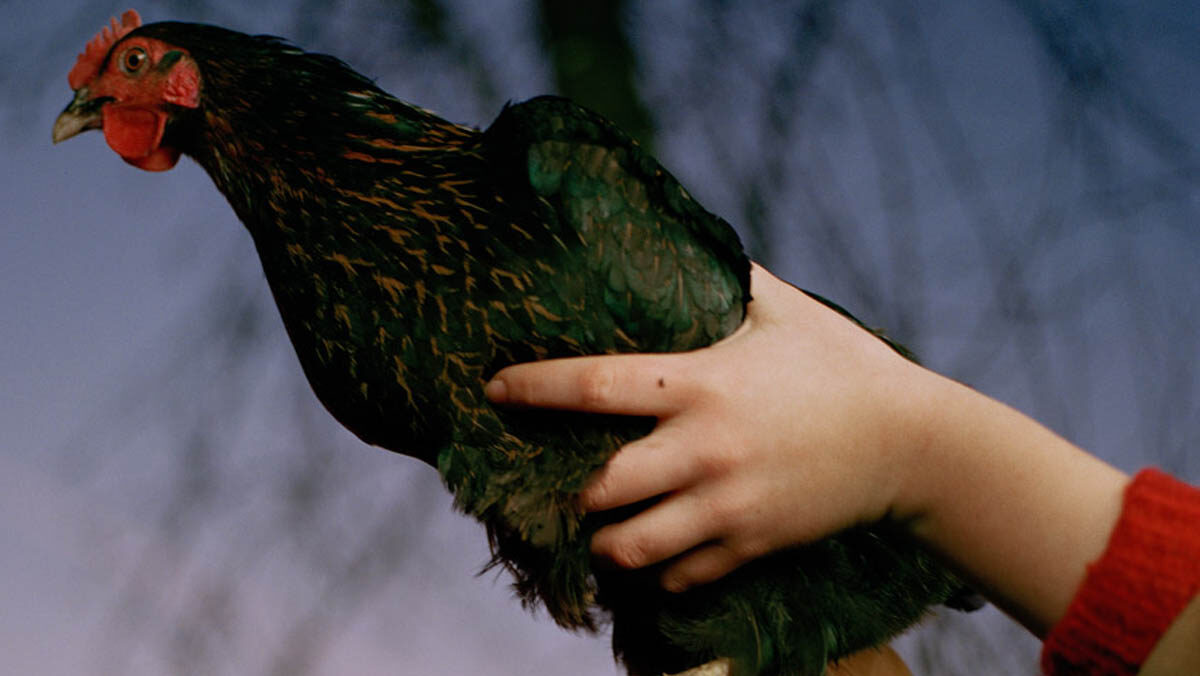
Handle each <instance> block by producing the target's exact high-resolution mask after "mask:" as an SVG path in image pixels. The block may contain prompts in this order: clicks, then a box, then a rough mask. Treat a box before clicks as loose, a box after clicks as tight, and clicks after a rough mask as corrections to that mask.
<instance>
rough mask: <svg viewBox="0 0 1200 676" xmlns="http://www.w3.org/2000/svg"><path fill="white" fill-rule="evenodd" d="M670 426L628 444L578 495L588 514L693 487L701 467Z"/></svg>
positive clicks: (580, 504)
mask: <svg viewBox="0 0 1200 676" xmlns="http://www.w3.org/2000/svg"><path fill="white" fill-rule="evenodd" d="M679 434H680V432H678V431H677V428H676V426H674V425H671V424H670V422H667V423H663V424H660V425H659V426H658V427H657V428H655V430H654V432H652V433H651V434H650V436H648V437H644V438H642V439H638V440H637V441H633V442H630V443H628V444H626V445H625V446H624V447H622V448H621V450H619V451H617V453H616V455H614V456H613V457H612V458H611V459H610V460H609V461H608V463H607V464H606V465H605V466H604V467H603V468H601V469H600V470H599V471H598V472H596V474H595V475H593V476H592V478H591V479H590V480H589V481H588V484H587V486H585V487H584V489H583V490H582V491H580V493H579V506H580V507H581V508H582V509H583V510H584V511H585V512H591V511H600V510H605V509H613V508H614V507H623V506H625V505H631V504H633V503H635V502H641V501H642V500H646V499H649V498H653V497H655V496H658V495H662V494H664V493H671V492H675V491H678V490H680V489H683V488H685V487H687V486H691V485H692V484H694V483H695V482H696V480H697V479H699V477H700V474H701V469H702V466H701V465H700V464H699V463H696V462H694V460H693V455H694V454H693V453H690V452H687V451H688V449H687V448H686V446H685V445H684V442H683V441H682V439H680V438H679Z"/></svg>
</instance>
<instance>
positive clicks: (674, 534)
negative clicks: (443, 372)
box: [486, 266, 927, 590]
mask: <svg viewBox="0 0 1200 676" xmlns="http://www.w3.org/2000/svg"><path fill="white" fill-rule="evenodd" d="M751 279H752V283H751V289H752V292H753V295H754V298H755V299H754V301H753V302H751V303H750V305H749V308H748V311H747V318H746V321H745V323H744V324H743V326H742V327H741V328H740V329H739V330H738V331H737V332H736V333H735V334H734V335H732V336H730V337H729V338H727V339H726V340H724V341H721V342H720V343H718V344H716V345H714V346H712V347H709V348H705V349H701V350H696V351H693V352H688V353H678V354H656V355H617V356H603V357H581V358H575V359H565V360H553V361H544V362H538V363H534V364H523V365H519V366H514V367H510V368H507V369H504V370H502V371H500V372H499V373H498V374H497V375H496V376H495V378H493V380H492V382H491V383H489V385H488V387H487V389H486V392H487V394H488V396H489V397H490V398H492V400H493V401H495V402H497V403H506V404H516V405H524V406H539V407H553V408H567V409H576V410H585V411H592V412H597V413H615V414H628V415H639V416H654V417H656V418H658V421H659V422H658V425H657V426H656V427H655V429H654V431H653V432H652V433H651V434H650V435H649V436H647V437H645V438H643V439H640V440H637V441H634V442H632V443H630V444H628V445H626V446H625V447H624V448H623V449H621V451H620V452H618V453H617V454H616V455H615V456H614V457H613V458H612V460H610V461H609V463H608V464H607V465H606V466H605V467H604V469H602V470H601V471H600V472H599V473H598V474H597V476H595V477H594V478H593V479H592V481H591V482H590V483H589V485H588V486H587V487H586V488H585V490H584V491H583V492H582V493H581V494H580V496H579V499H580V502H581V505H582V507H583V508H584V509H586V510H589V511H593V510H604V509H611V508H614V507H619V506H623V505H628V504H632V503H635V502H638V501H641V500H644V499H647V498H651V497H655V496H664V497H663V499H662V500H661V501H659V502H657V503H656V504H655V505H654V506H652V507H650V508H649V509H647V510H645V511H644V512H641V513H639V514H637V515H635V516H634V517H632V518H630V519H628V520H626V521H624V522H621V523H617V524H613V525H610V526H607V527H605V528H603V529H601V530H600V531H599V532H597V533H596V535H595V536H594V538H593V540H592V549H593V552H594V553H595V554H597V555H598V556H601V557H604V558H608V559H611V560H612V561H613V562H614V563H616V564H617V565H619V566H624V567H641V566H646V565H650V564H654V563H658V562H660V561H664V560H667V559H670V558H672V557H678V558H677V559H676V560H674V561H672V562H671V563H670V564H669V565H667V566H666V567H665V568H664V571H663V577H662V581H663V584H664V586H666V587H667V588H669V589H673V590H682V589H686V588H687V587H689V586H691V585H695V584H700V583H704V582H708V581H711V580H713V579H716V578H718V577H720V576H722V575H724V574H725V573H728V572H729V571H730V570H732V569H734V568H735V567H737V566H739V565H741V564H743V563H745V562H747V561H749V560H751V559H753V558H756V557H758V556H761V555H763V554H766V553H768V552H771V551H774V550H777V549H780V548H784V547H788V546H792V545H795V544H797V543H803V542H809V541H813V540H816V539H819V538H821V537H824V536H826V535H829V534H831V533H833V532H836V531H838V530H841V529H843V528H846V527H848V526H851V525H854V524H857V523H864V522H871V521H875V520H878V519H881V518H883V517H885V516H888V515H889V514H893V515H895V514H900V515H901V516H902V515H903V509H904V508H903V506H902V505H898V504H896V499H897V497H898V496H900V495H902V494H903V484H904V482H905V479H906V470H907V468H908V467H909V466H910V464H911V463H910V462H909V461H908V456H909V455H910V453H911V452H912V449H913V448H914V446H916V445H919V443H920V438H921V434H920V432H919V430H920V429H921V425H920V424H919V418H920V416H919V415H916V413H917V412H918V411H920V410H922V409H921V407H917V406H913V405H911V402H913V401H914V400H916V399H917V398H919V393H920V392H919V390H920V388H919V383H920V382H922V379H921V374H923V373H927V372H925V371H924V370H923V369H921V368H919V367H917V366H916V365H914V364H912V363H911V362H908V361H907V360H905V359H903V358H902V357H900V356H899V355H897V354H896V353H895V352H894V351H893V350H891V349H890V348H889V347H888V346H887V345H885V344H884V343H883V342H882V341H880V340H878V339H877V338H876V337H874V336H872V335H871V334H869V333H867V332H866V331H864V330H862V329H861V328H860V327H858V326H855V325H854V324H853V323H851V322H850V321H848V320H847V319H846V318H844V317H842V316H841V315H839V314H837V313H836V312H834V311H832V310H830V309H829V308H827V307H826V306H824V305H822V304H821V303H818V302H817V301H815V300H813V299H812V298H810V297H809V296H807V295H806V294H804V293H803V292H801V291H799V290H798V289H796V288H795V287H792V286H791V285H789V284H787V283H785V282H783V281H781V280H779V279H777V278H776V277H774V276H772V275H771V274H770V273H768V272H767V271H766V270H764V269H763V268H761V267H759V266H755V267H754V269H753V271H752V277H751Z"/></svg>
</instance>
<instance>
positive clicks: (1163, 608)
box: [1042, 469, 1200, 676]
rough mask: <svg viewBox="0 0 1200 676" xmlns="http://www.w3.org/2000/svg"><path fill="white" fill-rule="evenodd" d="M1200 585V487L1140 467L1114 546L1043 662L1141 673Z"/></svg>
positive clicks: (1054, 669)
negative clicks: (1146, 661)
mask: <svg viewBox="0 0 1200 676" xmlns="http://www.w3.org/2000/svg"><path fill="white" fill-rule="evenodd" d="M1198 590H1200V489H1197V488H1195V487H1193V486H1189V485H1188V484H1185V483H1181V482H1179V481H1177V480H1175V479H1173V478H1171V477H1170V476H1168V475H1166V474H1164V473H1162V472H1160V471H1158V470H1155V469H1146V470H1142V471H1141V472H1139V473H1138V475H1137V476H1136V477H1134V479H1133V481H1132V482H1130V484H1129V487H1128V488H1126V489H1125V503H1124V506H1123V508H1122V511H1121V516H1120V518H1119V519H1118V520H1117V525H1116V527H1115V528H1114V529H1113V533H1112V535H1111V536H1110V537H1109V541H1108V548H1107V549H1106V550H1105V551H1104V554H1103V555H1101V557H1100V559H1099V560H1097V561H1096V562H1094V563H1092V564H1091V565H1089V566H1088V572H1087V577H1086V578H1085V579H1084V582H1083V585H1082V586H1081V587H1080V588H1079V590H1078V591H1077V592H1076V593H1075V598H1074V599H1072V601H1071V605H1070V606H1069V607H1068V608H1067V613H1066V615H1065V616H1064V617H1063V618H1062V620H1061V621H1059V623H1058V624H1057V625H1055V627H1054V629H1053V630H1052V631H1051V632H1050V635H1049V636H1047V637H1046V641H1045V644H1044V645H1043V648H1042V670H1043V671H1044V672H1045V673H1046V674H1049V675H1050V676H1056V675H1059V674H1063V675H1065V674H1113V675H1120V674H1135V673H1137V671H1138V669H1139V668H1140V666H1141V664H1142V661H1143V660H1145V659H1146V656H1147V655H1149V654H1150V651H1151V650H1152V649H1153V648H1154V645H1155V643H1157V642H1158V639H1159V638H1160V637H1161V636H1162V634H1163V632H1165V631H1166V630H1167V628H1168V627H1169V626H1170V625H1171V622H1172V621H1173V620H1174V619H1175V616H1176V615H1178V614H1179V612H1180V611H1182V610H1183V608H1184V607H1185V606H1187V604H1188V602H1189V601H1190V600H1191V599H1192V597H1193V596H1195V595H1196V593H1197V591H1198Z"/></svg>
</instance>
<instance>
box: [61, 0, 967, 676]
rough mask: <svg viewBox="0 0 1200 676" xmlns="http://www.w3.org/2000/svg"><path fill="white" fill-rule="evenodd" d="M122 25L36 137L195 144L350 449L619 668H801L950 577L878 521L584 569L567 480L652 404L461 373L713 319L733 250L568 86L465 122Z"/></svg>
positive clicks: (262, 43) (120, 149) (656, 345)
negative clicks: (567, 408)
mask: <svg viewBox="0 0 1200 676" xmlns="http://www.w3.org/2000/svg"><path fill="white" fill-rule="evenodd" d="M140 23H141V22H140V19H139V18H138V16H137V14H136V12H133V11H129V12H126V13H125V15H124V16H123V17H122V20H121V21H120V22H119V23H118V22H117V20H115V19H114V20H113V22H112V25H111V27H109V28H106V29H104V30H103V31H102V32H101V34H100V35H98V36H97V37H96V39H95V40H93V41H92V42H91V43H90V44H89V45H88V46H87V49H86V50H85V52H84V53H83V54H81V55H80V57H79V61H78V63H77V64H76V66H75V68H74V69H73V70H72V71H71V73H70V76H69V82H70V85H71V87H72V89H74V90H75V98H74V100H73V101H72V102H71V104H70V105H69V106H67V108H66V110H64V111H63V113H62V114H61V115H60V116H59V118H58V120H57V122H56V123H55V125H54V140H55V141H56V142H57V141H61V140H63V139H66V138H68V137H70V136H73V135H75V134H77V133H79V132H81V131H84V130H87V129H93V128H98V129H102V130H103V132H104V136H105V139H106V140H107V141H108V144H109V146H110V147H112V149H113V150H115V151H116V152H117V153H118V154H119V155H120V156H121V157H122V158H123V159H125V160H126V161H127V162H129V163H131V164H133V165H135V166H137V167H140V168H142V169H147V170H165V169H169V168H171V167H172V166H174V164H175V163H176V161H177V160H178V158H179V156H180V154H181V153H183V154H187V155H190V156H191V157H192V158H194V159H195V160H196V161H197V162H199V163H200V165H201V166H202V167H204V169H205V170H206V171H207V172H208V173H209V175H210V176H211V177H212V179H213V181H214V182H215V183H216V186H217V188H218V189H219V190H220V191H221V192H222V193H223V194H224V195H225V197H226V198H227V199H228V200H229V203H230V204H231V205H232V206H233V209H234V211H235V212H236V213H237V215H238V217H239V218H240V219H241V220H242V222H243V223H244V224H245V225H246V227H247V228H248V229H249V230H250V233H251V235H253V238H254V242H255V244H256V246H257V248H258V252H259V255H260V257H261V259H262V264H263V269H264V271H265V272H266V277H267V281H268V282H269V284H270V287H271V291H272V292H273V294H274V297H275V301H276V303H277V304H278V306H279V310H280V313H281V315H282V316H283V321H284V324H285V326H286V327H287V331H288V335H289V336H290V337H291V340H292V343H293V345H294V346H295V349H296V352H297V354H298V355H299V358H300V362H301V364H302V365H303V367H304V371H305V374H306V375H307V376H308V380H309V382H310V383H311V384H312V387H313V389H314V390H315V391H316V394H317V396H318V397H319V398H320V400H321V401H322V402H323V403H324V404H325V406H326V407H327V408H328V409H329V411H330V412H331V413H332V414H333V415H334V417H336V418H337V419H338V420H339V421H340V422H341V423H342V424H344V425H345V426H346V427H348V428H349V429H350V430H352V431H353V432H354V433H355V434H357V435H358V436H359V437H361V438H362V439H363V440H364V441H366V442H368V443H370V444H375V445H378V446H382V447H384V448H387V449H390V450H393V451H397V452H400V453H404V454H406V455H411V456H414V457H416V458H420V459H421V460H424V461H425V462H427V463H430V464H432V465H434V466H436V467H437V469H438V471H439V472H440V473H441V476H442V478H443V479H444V480H445V482H446V485H447V486H448V487H449V488H450V490H451V491H453V492H454V495H455V498H456V501H457V504H458V506H459V507H460V508H461V509H462V510H463V511H465V512H467V513H470V514H472V515H473V516H475V517H476V518H478V519H480V520H481V521H482V522H483V523H484V524H485V525H486V527H487V531H488V534H489V536H490V538H491V543H492V548H493V552H494V563H497V564H501V565H503V566H505V567H506V568H508V569H509V570H511V571H512V572H513V574H514V575H515V577H516V588H517V590H518V591H519V592H520V595H521V597H522V598H523V599H524V600H525V601H526V602H528V603H533V602H541V603H542V604H544V606H545V607H546V609H547V610H548V611H549V613H550V614H551V616H553V618H554V619H555V620H556V621H557V622H558V623H559V624H561V625H563V626H565V627H571V628H579V627H583V628H593V627H594V626H595V625H596V622H597V620H598V619H599V617H598V615H599V616H602V615H604V614H607V615H609V616H611V618H612V623H613V624H612V626H613V648H614V650H615V652H616V654H617V655H618V656H619V657H620V658H621V659H622V660H623V661H624V663H625V664H626V665H627V666H628V667H629V669H630V671H631V672H633V673H636V674H660V673H662V672H664V671H680V670H683V669H686V668H689V667H692V666H695V665H697V664H700V663H703V662H706V661H708V660H710V659H713V658H715V657H728V658H731V659H732V663H733V665H734V669H735V671H736V673H738V674H784V673H786V674H795V673H800V674H819V673H821V671H822V670H823V668H824V665H825V664H826V662H827V661H828V660H831V659H836V658H838V657H840V656H843V655H846V654H848V653H850V652H853V651H855V650H858V649H860V648H863V647H866V646H870V645H874V644H877V643H879V642H882V641H884V640H886V639H888V638H889V637H891V636H893V635H894V634H896V633H897V632H899V631H900V630H902V629H904V628H905V627H907V626H908V625H909V624H911V623H912V622H914V621H915V620H917V619H918V618H919V617H921V615H922V614H923V613H924V612H925V610H926V608H927V607H928V606H929V605H930V604H934V603H938V602H943V601H945V600H947V599H948V598H950V597H951V596H952V595H953V594H954V593H955V592H956V591H957V590H959V588H960V583H959V581H958V580H957V579H956V578H955V577H954V576H953V575H951V574H950V573H949V572H947V571H946V570H945V569H944V568H942V567H941V566H940V565H939V564H938V563H937V562H936V561H935V560H934V559H933V558H931V557H930V556H929V555H927V554H926V553H925V552H924V551H922V550H921V549H920V548H919V547H918V546H916V545H915V544H914V543H913V542H911V541H910V540H909V539H907V538H905V537H904V536H903V535H902V534H900V533H897V532H894V531H892V530H891V529H889V527H888V526H886V525H884V524H879V525H876V526H872V527H862V528H856V529H852V530H850V531H847V532H844V533H841V534H839V535H837V536H835V537H832V538H829V539H827V540H825V541H822V542H818V543H816V544H813V545H811V546H807V547H802V548H798V549H794V550H792V551H787V552H783V553H779V554H775V555H772V556H769V557H766V558H763V559H761V560H759V561H757V562H754V563H752V564H749V565H746V566H744V567H742V568H740V569H739V570H737V571H736V572H734V573H733V574H731V575H729V576H727V577H725V578H724V579H722V580H720V581H718V582H716V583H713V584H711V585H708V586H704V587H702V588H697V589H694V590H692V591H689V592H686V593H683V594H669V593H666V592H664V591H662V590H661V589H660V588H659V587H658V585H657V581H656V579H655V578H654V577H653V576H652V575H649V574H648V573H646V572H636V571H634V572H630V571H600V570H593V569H592V566H591V561H590V559H589V554H588V541H589V538H590V536H591V534H592V533H593V532H594V531H595V530H596V529H597V528H598V527H599V526H601V525H602V524H603V520H604V519H608V520H611V519H614V518H617V517H619V516H622V515H621V514H600V515H589V516H587V517H585V516H583V515H582V514H580V513H579V511H578V510H577V509H576V507H575V506H574V503H573V496H574V494H575V493H576V492H577V491H578V490H579V489H580V488H581V486H582V485H583V484H584V481H585V479H586V478H587V477H588V476H589V475H590V474H591V473H592V472H593V471H595V470H596V469H597V468H599V467H600V466H602V465H603V464H604V462H605V461H606V460H607V459H608V458H609V457H610V456H611V455H612V453H613V452H614V451H615V450H616V449H617V448H618V447H620V446H621V445H622V443H624V442H628V441H630V440H632V439H634V438H636V437H638V436H640V435H644V434H645V433H647V432H648V431H649V430H650V429H651V427H652V425H653V421H652V420H639V419H624V418H613V417H603V416H588V415H583V414H567V413H547V412H536V413H535V412H512V411H498V410H496V409H494V408H492V407H491V406H490V405H489V404H488V403H487V401H486V400H485V399H484V397H483V394H482V385H483V383H484V382H485V381H486V380H487V379H488V378H489V377H490V376H491V375H492V374H493V373H495V372H496V371H497V370H499V369H500V368H501V367H503V366H505V365H508V364H512V363H514V362H522V361H528V360H535V359H544V358H549V357H566V356H571V355H581V354H592V353H611V352H632V351H639V352H653V351H677V350H687V349H692V348H697V347H701V346H704V345H708V344H710V343H712V342H714V341H716V340H718V339H720V338H722V337H723V336H725V335H727V334H729V333H731V332H732V331H733V330H734V329H735V328H737V326H738V325H739V323H740V322H741V321H742V317H743V312H744V308H745V304H746V303H747V301H748V300H749V293H748V291H749V274H748V271H749V266H748V262H747V259H746V257H745V255H744V254H743V253H742V249H741V245H740V243H739V242H738V239H737V237H736V235H735V234H734V232H733V230H732V229H731V228H730V227H729V225H728V224H727V223H726V222H725V221H723V220H721V219H720V218H718V217H716V216H714V215H712V214H710V213H708V212H707V211H705V210H704V209H703V208H702V207H701V206H700V205H699V204H697V203H696V202H695V201H694V200H692V199H691V198H690V197H689V196H688V193H687V192H686V191H685V190H684V189H683V188H682V187H681V186H680V185H679V183H677V182H676V181H675V179H674V178H673V177H671V175H670V174H668V173H667V172H666V171H664V170H663V168H662V167H661V166H659V164H658V163H657V162H656V161H655V160H654V159H653V158H652V157H649V156H648V155H646V154H645V153H643V152H642V151H641V150H640V149H639V148H638V146H637V144H635V143H634V142H633V141H632V140H630V139H629V137H627V136H626V135H625V134H623V133H622V132H621V131H620V130H618V129H616V128H614V127H613V126H612V125H611V124H609V123H608V122H607V121H605V120H604V119H601V118H600V117H598V116H596V115H594V114H592V113H590V112H588V111H586V110H583V109H581V108H579V107H578V106H575V105H574V104H572V103H570V102H569V101H567V100H564V99H558V98H549V97H545V98H538V99H534V100H532V101H528V102H526V103H522V104H518V105H512V106H508V107H506V108H505V109H504V110H503V111H502V112H501V114H500V116H499V118H497V120H496V121H495V122H494V123H493V124H492V125H491V126H490V127H489V128H488V129H487V130H485V131H482V132H480V131H477V130H475V129H471V128H468V127H464V126H459V125H456V124H451V123H449V122H447V121H445V120H442V119H440V118H438V117H436V116H434V115H433V114H431V113H429V112H427V111H425V110H421V109H419V108H415V107H413V106H410V105H408V104H405V103H403V102H401V101H398V100H396V99H395V98H393V97H391V96H390V95H388V94H387V93H386V92H383V91H381V90H380V89H379V88H377V87H376V86H375V85H374V84H372V82H371V81H370V80H368V79H367V78H365V77H363V76H361V75H359V74H358V73H356V72H354V71H353V70H351V69H350V68H349V67H347V66H346V65H345V64H344V63H342V62H341V61H339V60H337V59H335V58H333V57H330V56H325V55H321V54H310V53H306V52H304V51H302V50H300V49H297V48H296V47H293V46H291V45H289V44H287V43H286V42H284V41H282V40H280V39H277V38H274V37H266V36H250V35H244V34H242V33H237V32H233V31H230V30H226V29H223V28H218V27H215V26H209V25H201V24H187V23H173V22H165V23H155V24H149V25H145V26H141V25H140ZM839 310H840V308H839Z"/></svg>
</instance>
